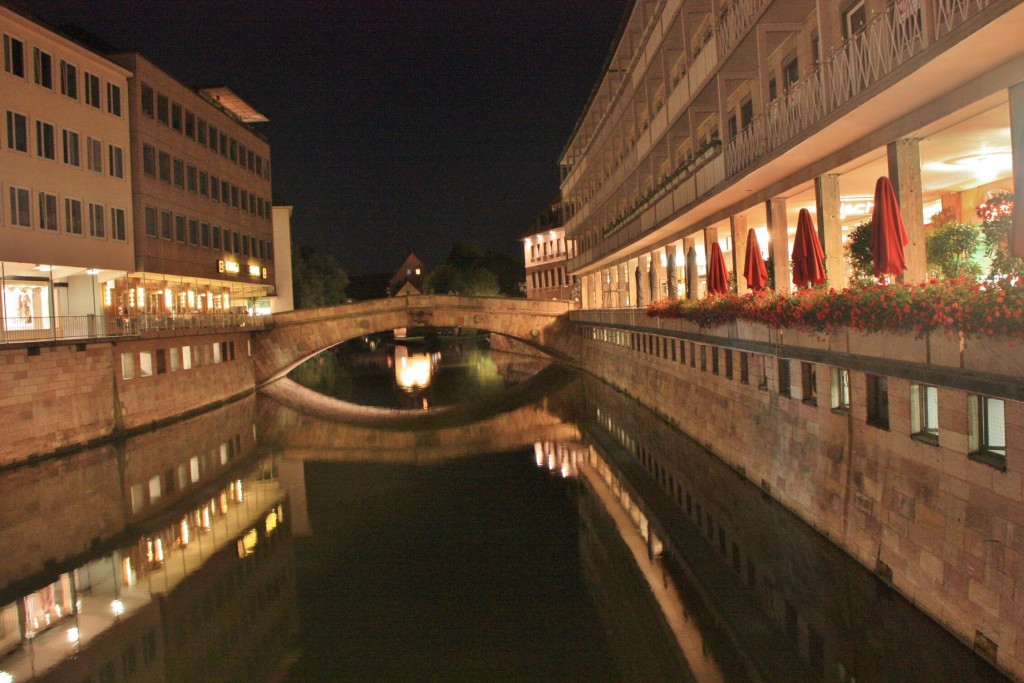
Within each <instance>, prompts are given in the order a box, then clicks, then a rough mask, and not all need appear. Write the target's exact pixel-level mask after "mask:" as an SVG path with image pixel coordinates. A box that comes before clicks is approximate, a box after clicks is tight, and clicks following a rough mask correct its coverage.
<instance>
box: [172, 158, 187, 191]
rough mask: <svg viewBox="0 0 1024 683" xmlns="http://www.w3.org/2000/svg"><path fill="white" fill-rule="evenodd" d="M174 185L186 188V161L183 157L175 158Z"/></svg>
mask: <svg viewBox="0 0 1024 683" xmlns="http://www.w3.org/2000/svg"><path fill="white" fill-rule="evenodd" d="M174 186H175V187H180V188H181V189H183V190H184V189H185V162H184V161H182V160H181V159H175V160H174Z"/></svg>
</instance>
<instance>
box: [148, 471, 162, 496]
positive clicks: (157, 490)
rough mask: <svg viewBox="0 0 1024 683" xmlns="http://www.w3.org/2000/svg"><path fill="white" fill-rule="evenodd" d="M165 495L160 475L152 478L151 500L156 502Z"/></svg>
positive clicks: (150, 485) (150, 481)
mask: <svg viewBox="0 0 1024 683" xmlns="http://www.w3.org/2000/svg"><path fill="white" fill-rule="evenodd" d="M162 495H163V483H162V482H161V481H160V475H159V474H158V475H157V476H155V477H152V478H150V480H149V500H150V502H153V503H155V502H156V501H158V500H160V496H162Z"/></svg>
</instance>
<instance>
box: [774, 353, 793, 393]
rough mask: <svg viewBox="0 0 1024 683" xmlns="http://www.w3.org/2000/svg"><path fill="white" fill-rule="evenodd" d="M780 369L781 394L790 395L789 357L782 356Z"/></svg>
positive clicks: (779, 364)
mask: <svg viewBox="0 0 1024 683" xmlns="http://www.w3.org/2000/svg"><path fill="white" fill-rule="evenodd" d="M777 367H778V369H779V395H780V396H786V397H788V396H790V394H791V392H790V383H789V382H790V380H789V359H788V358H780V359H779V362H778V366H777Z"/></svg>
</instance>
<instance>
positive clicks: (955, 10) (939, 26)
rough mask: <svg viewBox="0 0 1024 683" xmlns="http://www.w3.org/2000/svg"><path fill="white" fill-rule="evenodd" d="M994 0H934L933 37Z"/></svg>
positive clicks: (942, 33)
mask: <svg viewBox="0 0 1024 683" xmlns="http://www.w3.org/2000/svg"><path fill="white" fill-rule="evenodd" d="M995 2H996V0H935V14H934V15H933V16H934V22H935V38H936V40H938V39H939V38H940V37H942V36H944V35H946V34H947V33H949V32H950V31H952V30H953V29H954V28H956V27H957V26H959V25H960V24H962V23H964V22H965V21H967V19H968V18H969V17H970V16H971V15H973V14H976V13H977V12H980V11H981V10H983V9H985V8H986V7H988V6H989V5H992V4H994V3H995Z"/></svg>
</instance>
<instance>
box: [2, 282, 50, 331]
mask: <svg viewBox="0 0 1024 683" xmlns="http://www.w3.org/2000/svg"><path fill="white" fill-rule="evenodd" d="M3 296H4V300H3V305H4V329H8V330H48V329H50V297H49V289H48V287H47V286H46V285H37V284H28V283H7V284H5V285H4V291H3Z"/></svg>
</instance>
